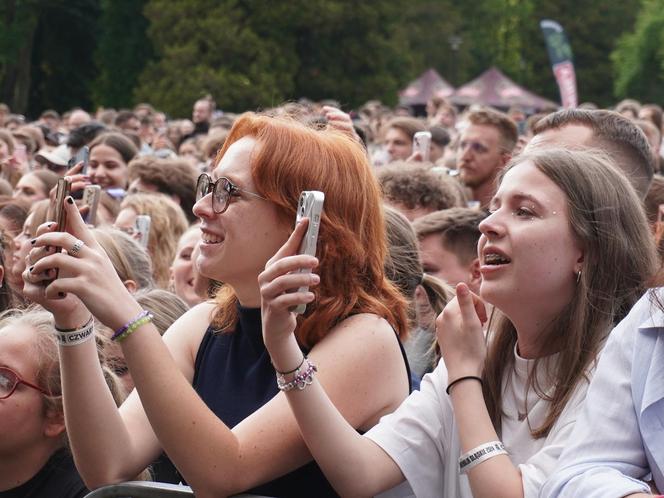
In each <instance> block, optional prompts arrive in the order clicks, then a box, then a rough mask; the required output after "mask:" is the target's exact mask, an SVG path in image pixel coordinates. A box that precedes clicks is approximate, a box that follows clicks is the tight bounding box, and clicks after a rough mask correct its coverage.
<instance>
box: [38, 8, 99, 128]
mask: <svg viewBox="0 0 664 498" xmlns="http://www.w3.org/2000/svg"><path fill="white" fill-rule="evenodd" d="M39 14H40V15H39V22H38V25H37V30H36V32H35V41H34V47H33V53H32V63H31V75H32V85H31V86H30V94H29V101H28V107H27V112H28V114H29V115H30V116H38V115H39V113H41V111H43V110H44V109H48V108H52V109H57V110H58V111H64V110H67V109H71V108H72V107H77V106H80V107H84V108H87V109H89V108H91V106H92V101H91V99H90V85H91V82H92V81H93V79H94V77H95V75H96V67H95V63H94V59H93V54H94V48H95V44H96V31H97V20H98V17H99V8H98V1H97V0H50V1H44V3H43V6H42V8H41V9H40V13H39Z"/></svg>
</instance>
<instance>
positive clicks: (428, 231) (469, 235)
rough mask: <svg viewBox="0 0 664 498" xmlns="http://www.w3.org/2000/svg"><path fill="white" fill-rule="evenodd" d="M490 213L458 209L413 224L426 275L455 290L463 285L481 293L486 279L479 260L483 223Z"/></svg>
mask: <svg viewBox="0 0 664 498" xmlns="http://www.w3.org/2000/svg"><path fill="white" fill-rule="evenodd" d="M485 217H486V213H485V212H484V211H481V210H479V209H471V208H463V207H455V208H450V209H445V210H443V211H434V212H433V213H429V214H427V215H424V216H422V217H421V218H418V219H416V220H415V221H414V222H413V228H414V229H415V232H416V233H417V237H418V239H419V241H420V257H421V259H422V266H423V267H424V272H425V273H428V274H429V275H433V276H434V277H437V278H439V279H441V280H443V281H445V282H447V283H448V284H450V285H451V286H453V287H454V286H455V285H456V284H458V283H460V282H464V283H465V284H467V285H468V287H469V288H470V290H471V291H473V292H474V293H476V294H477V293H479V288H480V282H481V281H482V275H481V274H480V263H479V259H478V257H477V242H478V240H479V238H480V235H481V234H480V229H479V225H480V222H481V221H482V220H483V219H484V218H485Z"/></svg>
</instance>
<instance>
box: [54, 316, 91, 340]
mask: <svg viewBox="0 0 664 498" xmlns="http://www.w3.org/2000/svg"><path fill="white" fill-rule="evenodd" d="M55 331H56V332H55V338H56V340H57V341H58V344H59V345H60V346H76V345H77V344H82V343H84V342H86V341H88V340H89V339H92V338H93V337H94V331H95V329H94V321H93V319H92V317H90V319H89V320H88V322H87V323H86V324H85V325H83V326H82V327H80V328H78V329H61V328H58V327H57V326H56V327H55Z"/></svg>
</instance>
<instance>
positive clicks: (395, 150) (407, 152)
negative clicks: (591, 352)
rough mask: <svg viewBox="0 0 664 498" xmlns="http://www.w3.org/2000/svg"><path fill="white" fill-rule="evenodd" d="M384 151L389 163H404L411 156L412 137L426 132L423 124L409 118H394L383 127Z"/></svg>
mask: <svg viewBox="0 0 664 498" xmlns="http://www.w3.org/2000/svg"><path fill="white" fill-rule="evenodd" d="M385 130H386V131H385V139H384V145H385V150H386V151H387V153H388V154H389V155H390V160H391V161H405V160H406V159H408V158H409V157H410V156H411V155H412V154H413V136H414V135H415V133H417V132H418V131H424V130H426V127H425V126H424V123H422V122H421V121H420V120H419V119H415V118H410V117H400V118H394V119H392V120H391V121H389V122H388V123H387V124H386V125H385Z"/></svg>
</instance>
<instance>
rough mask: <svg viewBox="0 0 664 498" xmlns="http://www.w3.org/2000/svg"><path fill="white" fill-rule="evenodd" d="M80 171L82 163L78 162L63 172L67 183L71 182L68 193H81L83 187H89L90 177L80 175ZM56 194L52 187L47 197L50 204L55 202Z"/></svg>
mask: <svg viewBox="0 0 664 498" xmlns="http://www.w3.org/2000/svg"><path fill="white" fill-rule="evenodd" d="M82 170H83V161H80V162H78V163H76V164H75V165H74V166H72V167H71V168H69V169H68V170H67V171H66V172H65V174H64V176H66V177H68V178H69V181H70V182H71V189H70V192H78V191H81V190H83V189H84V188H85V187H87V186H88V185H90V176H89V175H84V174H83V173H81V171H82ZM56 192H57V186H56V187H53V188H52V189H51V191H50V192H49V197H50V199H51V202H55V195H56Z"/></svg>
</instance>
